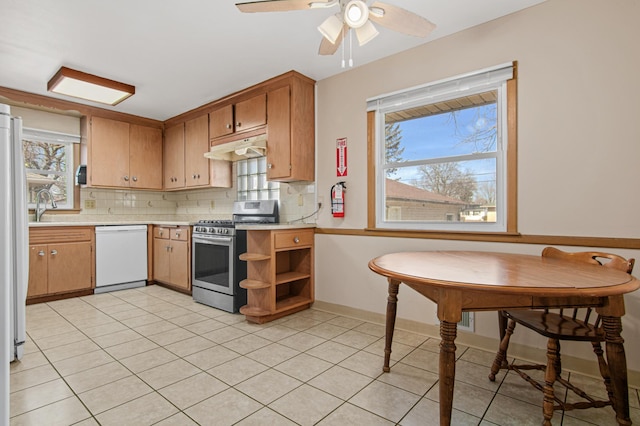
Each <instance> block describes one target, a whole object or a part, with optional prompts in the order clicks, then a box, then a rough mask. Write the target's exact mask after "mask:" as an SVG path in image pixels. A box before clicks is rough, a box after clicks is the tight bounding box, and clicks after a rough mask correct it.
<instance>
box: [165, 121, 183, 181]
mask: <svg viewBox="0 0 640 426" xmlns="http://www.w3.org/2000/svg"><path fill="white" fill-rule="evenodd" d="M184 186H185V175H184V123H180V124H176V125H175V126H171V127H168V128H166V129H165V131H164V188H165V189H179V188H184Z"/></svg>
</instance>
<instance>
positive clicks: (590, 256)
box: [542, 247, 635, 274]
mask: <svg viewBox="0 0 640 426" xmlns="http://www.w3.org/2000/svg"><path fill="white" fill-rule="evenodd" d="M542 257H550V258H555V259H564V260H569V261H572V262H583V263H591V264H594V265H602V266H604V267H606V268H613V269H618V270H620V271H624V272H626V273H627V274H630V273H631V271H633V265H634V264H635V259H628V260H627V259H625V258H624V257H622V256H618V255H617V254H611V253H604V252H598V251H579V252H574V253H568V252H566V251H562V250H559V249H557V248H555V247H545V248H544V250H542ZM599 259H602V260H599ZM605 259H606V260H605Z"/></svg>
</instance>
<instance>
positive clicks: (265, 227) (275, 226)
mask: <svg viewBox="0 0 640 426" xmlns="http://www.w3.org/2000/svg"><path fill="white" fill-rule="evenodd" d="M315 227H316V224H315V223H268V224H254V225H252V224H246V225H236V229H241V230H242V229H244V230H247V231H252V230H253V231H271V230H276V231H277V230H279V229H301V228H315Z"/></svg>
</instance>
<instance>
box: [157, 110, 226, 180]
mask: <svg viewBox="0 0 640 426" xmlns="http://www.w3.org/2000/svg"><path fill="white" fill-rule="evenodd" d="M207 151H209V116H208V114H204V115H201V116H199V117H196V118H194V119H191V120H188V121H186V122H182V123H178V124H175V125H173V126H171V127H167V128H166V129H165V131H164V188H165V189H168V190H174V189H184V188H204V187H209V186H212V187H218V188H230V187H231V184H232V180H231V163H230V162H228V161H219V160H215V161H214V160H209V159H207V158H206V157H205V156H204V153H205V152H207Z"/></svg>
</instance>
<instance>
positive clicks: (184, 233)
mask: <svg viewBox="0 0 640 426" xmlns="http://www.w3.org/2000/svg"><path fill="white" fill-rule="evenodd" d="M169 231H170V232H171V239H172V240H174V241H189V228H187V227H184V226H179V227H177V228H170V229H169Z"/></svg>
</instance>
